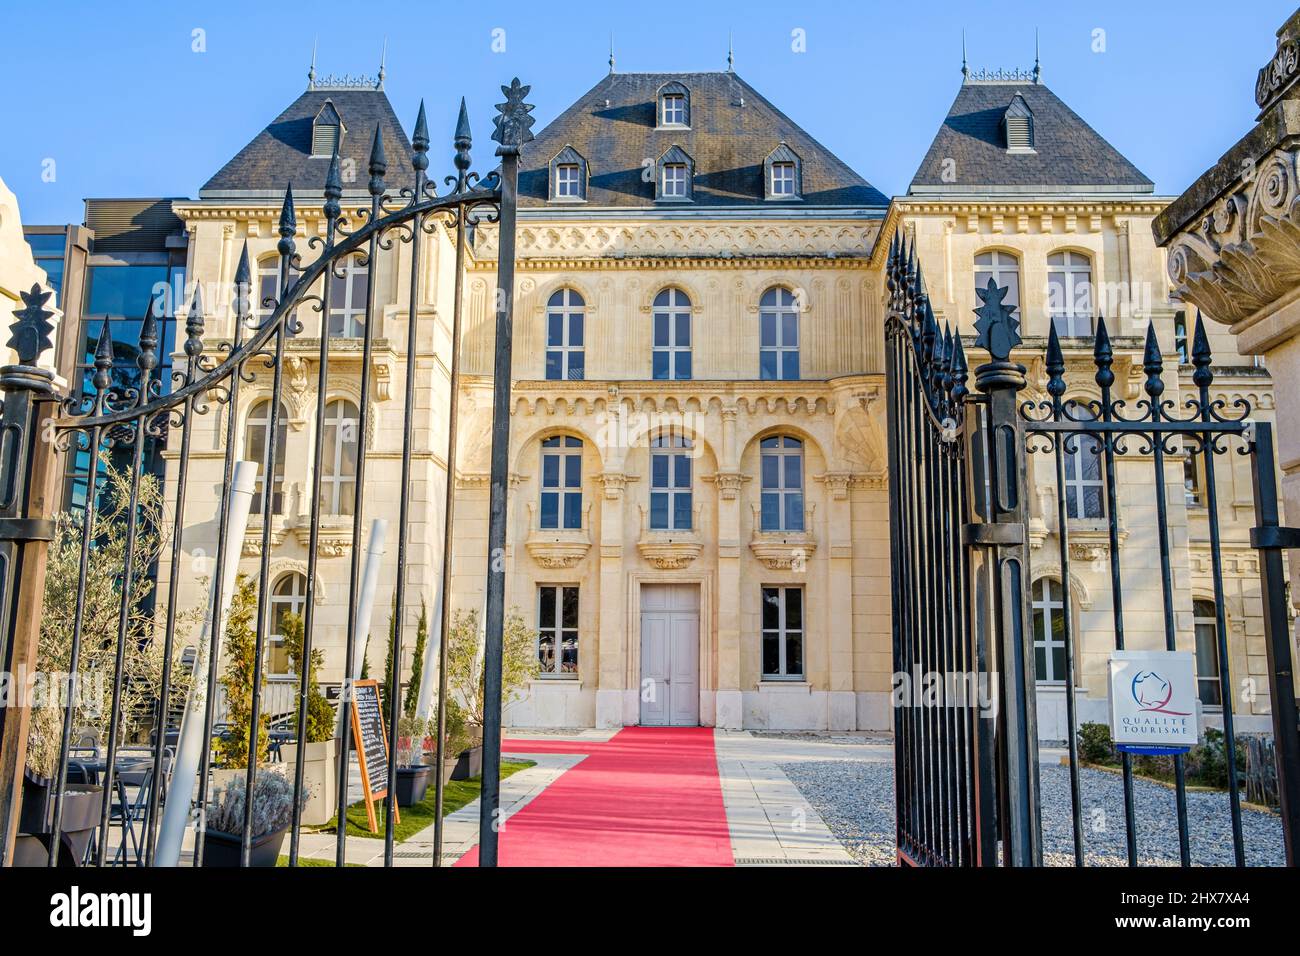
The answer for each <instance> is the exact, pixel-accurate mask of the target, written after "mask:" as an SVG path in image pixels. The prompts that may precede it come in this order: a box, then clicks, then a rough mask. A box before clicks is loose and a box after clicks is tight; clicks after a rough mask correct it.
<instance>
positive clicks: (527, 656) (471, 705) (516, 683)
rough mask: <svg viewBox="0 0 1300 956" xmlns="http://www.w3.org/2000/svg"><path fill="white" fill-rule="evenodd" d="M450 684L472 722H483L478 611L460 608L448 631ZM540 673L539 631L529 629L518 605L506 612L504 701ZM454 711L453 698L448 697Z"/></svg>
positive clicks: (508, 701) (448, 682) (502, 663)
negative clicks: (538, 667) (538, 659)
mask: <svg viewBox="0 0 1300 956" xmlns="http://www.w3.org/2000/svg"><path fill="white" fill-rule="evenodd" d="M447 637H448V642H447V687H448V690H449V691H450V693H451V694H452V695H454V698H453V699H457V700H458V702H459V704H460V705H461V706H462V707H463V708H464V717H465V719H466V721H468V723H470V724H472V725H477V726H480V727H481V726H482V725H483V677H484V673H483V664H482V660H481V658H480V655H479V648H480V642H479V624H478V612H477V611H465V610H461V611H457V612H456V614H455V615H454V617H453V618H452V624H451V628H450V631H449V633H448V635H447ZM536 675H537V633H536V632H535V631H532V630H529V628H528V626H527V625H526V624H525V623H524V618H523V615H521V614H520V613H519V609H518V608H514V607H512V608H511V609H510V612H509V613H508V614H507V615H506V620H505V627H504V628H503V633H502V655H501V703H502V705H503V706H504V705H505V704H508V703H510V701H512V700H514V699H516V698H517V697H518V696H520V691H521V689H522V688H523V686H524V684H526V683H527V682H528V681H530V680H531V679H532V678H533V677H535V676H536ZM448 704H449V707H448V711H449V712H450V704H451V701H448Z"/></svg>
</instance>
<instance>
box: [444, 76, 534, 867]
mask: <svg viewBox="0 0 1300 956" xmlns="http://www.w3.org/2000/svg"><path fill="white" fill-rule="evenodd" d="M529 89H531V87H527V86H522V85H521V84H520V82H519V79H518V77H516V78H515V80H514V81H513V82H512V83H511V84H510V85H509V86H503V87H501V92H502V93H504V94H505V96H506V101H505V102H504V103H501V104H499V105H498V106H497V110H498V111H499V112H498V115H497V116H495V117H494V118H493V122H494V123H495V125H496V130H495V131H494V132H493V133H492V138H493V139H494V140H495V141H496V142H497V143H499V144H500V145H499V146H498V147H497V155H498V156H500V157H501V173H500V176H501V214H500V218H499V226H498V229H499V231H500V238H499V240H498V251H497V293H496V294H497V302H496V312H497V321H496V343H495V347H496V362H495V365H494V366H493V379H492V469H491V490H490V492H489V503H488V567H487V608H486V611H485V613H484V624H485V628H484V630H485V632H486V641H485V646H484V651H483V776H482V780H483V789H482V796H481V798H480V800H479V866H496V865H497V828H498V827H499V826H500V821H499V820H498V818H497V813H498V808H499V807H498V805H499V803H500V796H501V794H500V789H501V659H502V650H503V644H502V641H503V633H504V630H505V611H506V569H505V553H506V499H507V497H508V495H509V486H510V391H511V378H510V376H511V363H510V358H511V339H512V332H513V323H514V300H515V213H516V207H517V205H518V195H517V192H518V187H519V149H520V147H521V146H523V145H524V143H527V142H528V141H529V140H531V139H532V138H533V134H532V129H531V128H532V125H533V122H534V121H533V118H532V117H531V116H529V115H528V114H529V113H530V112H531V111H532V108H533V107H532V106H531V105H530V104H528V103H525V102H524V97H525V96H527V95H528V91H529ZM439 772H441V770H440V771H439Z"/></svg>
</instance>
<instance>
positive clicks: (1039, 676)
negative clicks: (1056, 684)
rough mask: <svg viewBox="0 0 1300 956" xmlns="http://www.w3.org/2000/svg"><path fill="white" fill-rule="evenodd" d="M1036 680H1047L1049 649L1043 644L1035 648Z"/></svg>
mask: <svg viewBox="0 0 1300 956" xmlns="http://www.w3.org/2000/svg"><path fill="white" fill-rule="evenodd" d="M1034 679H1035V680H1047V649H1046V648H1045V647H1043V646H1042V645H1041V644H1039V645H1038V646H1036V647H1035V648H1034Z"/></svg>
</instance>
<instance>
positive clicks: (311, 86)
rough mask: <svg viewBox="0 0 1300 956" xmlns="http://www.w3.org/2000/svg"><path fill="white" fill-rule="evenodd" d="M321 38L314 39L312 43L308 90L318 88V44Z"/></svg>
mask: <svg viewBox="0 0 1300 956" xmlns="http://www.w3.org/2000/svg"><path fill="white" fill-rule="evenodd" d="M318 40H320V37H313V38H312V41H311V69H310V70H308V71H307V89H309V90H311V89H315V87H316V43H317V41H318Z"/></svg>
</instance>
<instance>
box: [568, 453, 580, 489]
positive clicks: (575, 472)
mask: <svg viewBox="0 0 1300 956" xmlns="http://www.w3.org/2000/svg"><path fill="white" fill-rule="evenodd" d="M581 484H582V456H581V455H565V456H564V486H565V487H566V488H577V487H578V486H579V485H581Z"/></svg>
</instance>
